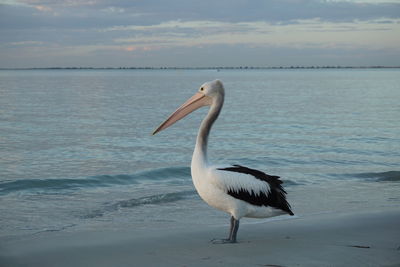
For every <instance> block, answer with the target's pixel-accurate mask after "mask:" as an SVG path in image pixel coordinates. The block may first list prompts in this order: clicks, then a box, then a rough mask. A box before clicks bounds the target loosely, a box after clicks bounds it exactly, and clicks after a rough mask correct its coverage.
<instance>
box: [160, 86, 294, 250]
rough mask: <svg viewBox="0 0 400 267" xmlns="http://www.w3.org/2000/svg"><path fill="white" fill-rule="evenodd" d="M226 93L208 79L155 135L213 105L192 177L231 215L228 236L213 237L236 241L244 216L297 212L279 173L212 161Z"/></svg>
mask: <svg viewBox="0 0 400 267" xmlns="http://www.w3.org/2000/svg"><path fill="white" fill-rule="evenodd" d="M224 96H225V90H224V86H223V84H222V82H221V81H220V80H215V81H211V82H206V83H204V84H203V85H202V86H201V87H200V89H199V90H198V92H196V93H195V94H194V95H193V96H192V97H191V98H189V99H188V100H187V101H186V102H185V103H184V104H183V105H182V106H180V107H179V108H178V109H177V110H176V111H175V112H174V113H172V114H171V115H170V116H169V117H168V119H166V120H165V121H164V122H163V123H161V125H160V126H159V127H158V128H157V129H156V130H155V131H154V132H153V135H154V134H156V133H158V132H160V131H162V130H164V129H166V128H168V127H169V126H171V125H172V124H174V123H175V122H177V121H178V120H180V119H182V118H183V117H185V116H186V115H188V114H189V113H191V112H193V111H194V110H196V109H198V108H201V107H203V106H209V107H210V108H209V111H208V114H207V115H206V117H205V118H204V119H203V121H202V123H201V125H200V129H199V132H198V135H197V140H196V145H195V148H194V152H193V157H192V163H191V174H192V180H193V184H194V186H195V188H196V190H197V192H198V194H199V195H200V197H201V198H202V199H203V200H204V201H205V202H206V203H207V204H208V205H210V206H212V207H214V208H216V209H218V210H221V211H224V212H226V213H228V214H230V216H231V217H230V231H229V236H228V238H227V239H218V240H216V239H213V240H212V242H213V243H236V242H237V237H236V236H237V232H238V229H239V220H240V219H241V218H242V217H250V218H268V217H273V216H278V215H283V214H289V215H293V212H292V210H291V207H290V204H289V203H288V202H287V201H286V191H285V190H284V189H283V187H282V181H281V180H280V179H279V177H278V176H271V175H268V174H266V173H264V172H262V171H259V170H255V169H250V168H247V167H244V166H241V165H232V166H215V165H212V164H210V163H209V162H208V159H207V143H208V136H209V133H210V130H211V127H212V125H213V123H214V122H215V121H216V119H217V118H218V115H219V114H220V112H221V109H222V106H223V104H224Z"/></svg>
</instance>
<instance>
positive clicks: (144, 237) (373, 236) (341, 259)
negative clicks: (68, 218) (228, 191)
mask: <svg viewBox="0 0 400 267" xmlns="http://www.w3.org/2000/svg"><path fill="white" fill-rule="evenodd" d="M399 222H400V211H399V210H386V211H382V212H377V211H376V212H369V213H366V212H362V213H352V214H349V213H344V214H317V215H310V216H307V217H294V218H286V217H285V218H284V219H281V220H272V221H270V222H264V223H252V224H242V225H241V229H240V231H239V236H238V243H236V244H212V243H211V242H210V240H211V239H212V238H214V237H218V238H220V237H224V236H223V235H224V234H225V232H226V231H227V228H225V227H222V226H219V227H215V226H214V227H213V226H205V227H196V228H193V229H190V227H189V228H188V227H186V228H185V229H180V228H179V225H177V227H176V228H175V229H156V230H152V231H148V232H143V231H135V229H126V230H119V231H108V232H104V231H86V232H75V233H72V234H68V233H63V232H61V233H58V234H56V235H54V234H49V235H46V234H44V235H41V236H38V237H36V238H31V239H29V240H26V239H25V240H20V241H15V240H14V241H12V242H9V243H6V244H2V248H1V253H0V255H1V256H0V263H1V266H400V239H399V237H400V227H399Z"/></svg>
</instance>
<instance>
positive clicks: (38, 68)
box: [0, 66, 400, 70]
mask: <svg viewBox="0 0 400 267" xmlns="http://www.w3.org/2000/svg"><path fill="white" fill-rule="evenodd" d="M398 68H400V66H281V67H252V66H238V67H32V68H0V70H276V69H278V70H279V69H398Z"/></svg>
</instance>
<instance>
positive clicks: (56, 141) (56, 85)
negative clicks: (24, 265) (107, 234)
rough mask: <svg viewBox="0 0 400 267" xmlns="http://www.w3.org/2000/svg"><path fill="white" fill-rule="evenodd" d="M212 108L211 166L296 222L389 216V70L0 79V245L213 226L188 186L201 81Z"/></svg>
mask: <svg viewBox="0 0 400 267" xmlns="http://www.w3.org/2000/svg"><path fill="white" fill-rule="evenodd" d="M215 78H219V79H221V80H222V81H223V82H224V84H225V88H226V101H225V105H224V109H223V111H222V113H221V115H220V118H219V119H218V121H217V122H216V124H215V126H214V128H213V131H212V133H211V137H210V138H211V139H210V142H209V145H210V148H209V157H210V159H211V161H212V162H215V163H226V164H235V163H238V164H242V165H246V166H248V167H251V168H258V169H260V170H263V171H265V172H267V173H269V174H275V175H279V176H281V177H282V178H283V180H285V182H286V188H287V191H288V192H289V201H290V202H291V203H292V206H293V209H294V211H295V213H296V214H298V216H306V215H307V214H310V213H318V212H337V211H343V212H352V211H359V210H369V209H372V210H379V209H392V208H393V209H398V208H399V204H400V191H399V190H400V183H399V181H400V119H399V118H400V104H399V100H400V70H398V69H390V70H386V69H385V70H355V69H351V70H246V71H219V72H217V71H214V70H196V71H194V70H177V71H172V70H163V71H158V70H153V71H139V70H30V71H0V214H1V216H0V237H1V238H15V237H20V236H27V235H28V236H29V235H34V234H40V233H43V232H53V231H77V230H80V229H109V228H111V229H119V228H126V227H143V229H148V228H151V227H184V225H185V224H196V223H198V224H223V223H226V217H227V216H226V215H225V214H222V213H221V212H219V211H215V210H213V209H212V208H209V207H208V206H207V205H206V204H204V203H203V202H202V201H201V200H200V199H199V197H198V196H197V195H196V193H195V191H194V188H193V186H192V183H191V178H190V169H189V166H190V160H191V153H192V151H193V147H194V142H195V137H196V134H197V128H198V126H199V124H200V121H201V119H202V118H203V117H204V116H205V114H206V111H207V110H206V109H203V110H199V111H196V112H194V113H193V114H191V116H189V117H187V118H185V119H184V120H182V121H180V122H178V123H177V124H176V125H174V126H173V127H171V128H169V129H168V130H166V131H163V132H162V133H160V134H158V135H156V136H151V132H152V131H153V130H154V128H155V127H156V126H158V125H159V123H161V122H162V121H163V120H164V119H165V118H166V117H167V116H168V115H169V114H170V113H171V112H173V111H174V110H175V109H176V108H177V107H178V106H179V105H180V104H182V103H183V102H184V101H185V100H186V99H187V98H188V97H190V96H191V95H192V94H193V93H194V92H195V91H196V90H197V89H198V87H199V86H200V85H201V84H202V83H204V82H205V81H209V80H212V79H215Z"/></svg>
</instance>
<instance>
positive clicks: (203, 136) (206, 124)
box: [192, 95, 224, 167]
mask: <svg viewBox="0 0 400 267" xmlns="http://www.w3.org/2000/svg"><path fill="white" fill-rule="evenodd" d="M223 104H224V95H218V96H217V97H215V98H214V99H213V102H212V104H211V106H210V109H209V111H208V114H207V116H206V117H205V118H204V119H203V121H202V122H201V125H200V129H199V133H198V135H197V139H196V146H195V148H194V152H193V157H192V167H193V166H194V164H200V165H202V166H207V165H208V161H207V144H208V135H209V134H210V130H211V127H212V125H213V124H214V122H215V121H216V120H217V118H218V115H219V113H220V112H221V109H222V105H223Z"/></svg>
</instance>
